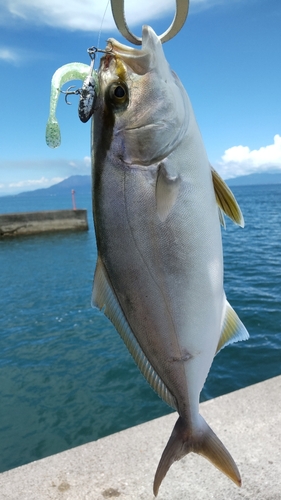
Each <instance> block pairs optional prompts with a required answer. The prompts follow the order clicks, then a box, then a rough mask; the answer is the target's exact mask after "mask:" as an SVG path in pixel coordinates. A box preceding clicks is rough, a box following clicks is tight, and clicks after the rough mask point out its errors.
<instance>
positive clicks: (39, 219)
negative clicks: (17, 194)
mask: <svg viewBox="0 0 281 500" xmlns="http://www.w3.org/2000/svg"><path fill="white" fill-rule="evenodd" d="M87 230H88V220H87V210H81V209H79V210H45V211H42V212H20V213H12V214H1V215H0V238H5V237H11V236H21V235H29V234H40V233H47V232H52V231H87Z"/></svg>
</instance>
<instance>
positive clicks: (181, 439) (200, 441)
mask: <svg viewBox="0 0 281 500" xmlns="http://www.w3.org/2000/svg"><path fill="white" fill-rule="evenodd" d="M199 417H200V427H199V428H198V429H197V430H196V432H193V433H191V432H190V430H189V428H188V426H187V424H186V422H185V421H184V419H183V418H182V417H179V418H178V420H177V422H176V425H175V427H174V429H173V432H172V434H171V437H170V439H169V441H168V443H167V445H166V448H165V449H164V451H163V454H162V457H161V459H160V462H159V465H158V467H157V471H156V474H155V478H154V485H153V493H154V495H155V496H157V494H158V490H159V487H160V485H161V483H162V481H163V479H164V477H165V476H166V474H167V472H168V470H169V468H170V467H171V465H172V464H173V462H175V461H177V460H180V459H181V458H183V457H184V456H185V455H187V454H188V453H190V452H194V453H198V455H202V456H203V457H205V458H207V459H208V460H209V461H210V462H212V464H213V465H215V467H217V468H218V469H220V470H221V471H222V472H223V473H224V474H226V476H228V477H229V478H230V479H232V481H234V483H235V484H237V486H241V478H240V474H239V470H238V468H237V466H236V464H235V462H234V460H233V458H232V456H231V455H230V453H229V452H228V451H227V449H226V448H225V446H224V445H223V444H222V442H221V441H220V440H219V438H218V437H217V436H216V434H215V433H214V432H213V431H212V429H211V428H210V427H209V426H208V424H207V423H206V422H205V420H204V419H203V417H201V415H199Z"/></svg>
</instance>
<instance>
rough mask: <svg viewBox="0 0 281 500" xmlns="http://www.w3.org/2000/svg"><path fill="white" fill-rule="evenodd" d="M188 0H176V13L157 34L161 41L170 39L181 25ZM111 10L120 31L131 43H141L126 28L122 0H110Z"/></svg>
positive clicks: (184, 18)
mask: <svg viewBox="0 0 281 500" xmlns="http://www.w3.org/2000/svg"><path fill="white" fill-rule="evenodd" d="M188 9H189V0H176V13H175V17H174V19H173V21H172V24H171V26H170V27H169V28H168V29H167V31H165V32H164V33H162V35H160V36H159V38H160V40H161V42H162V43H164V42H167V41H168V40H171V39H172V38H173V37H174V36H175V35H177V34H178V32H179V31H180V30H181V28H182V27H183V25H184V23H185V20H186V18H187V14H188ZM111 10H112V15H113V17H114V21H115V24H116V26H117V28H118V30H119V31H120V33H121V34H122V35H123V36H124V37H125V38H126V39H127V40H128V41H129V42H131V43H134V44H135V45H141V44H142V39H141V38H140V37H138V36H135V35H134V34H133V33H132V32H131V31H130V30H129V28H128V25H127V23H126V19H125V10H124V0H111Z"/></svg>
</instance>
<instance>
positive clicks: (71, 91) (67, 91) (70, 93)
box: [58, 85, 81, 106]
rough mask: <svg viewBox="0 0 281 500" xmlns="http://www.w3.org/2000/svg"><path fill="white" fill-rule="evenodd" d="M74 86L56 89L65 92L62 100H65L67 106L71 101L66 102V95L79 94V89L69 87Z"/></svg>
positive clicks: (73, 86)
mask: <svg viewBox="0 0 281 500" xmlns="http://www.w3.org/2000/svg"><path fill="white" fill-rule="evenodd" d="M74 88H75V85H70V87H68V89H66V90H61V89H58V90H59V91H60V93H61V94H65V96H64V100H65V102H66V104H68V105H69V106H70V105H71V102H68V100H67V98H68V96H69V95H79V94H81V89H76V90H70V89H74Z"/></svg>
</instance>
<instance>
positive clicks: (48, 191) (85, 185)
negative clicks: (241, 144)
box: [16, 171, 281, 196]
mask: <svg viewBox="0 0 281 500" xmlns="http://www.w3.org/2000/svg"><path fill="white" fill-rule="evenodd" d="M225 182H226V183H227V184H228V186H254V185H262V184H281V173H279V172H276V171H275V172H272V173H260V174H250V175H241V176H239V177H234V178H233V179H226V181H225ZM72 189H74V191H77V193H80V194H84V193H90V192H91V176H90V175H72V176H71V177H68V178H67V179H64V181H61V182H58V183H57V184H53V186H50V187H48V188H41V189H35V190H34V191H24V192H22V193H19V194H18V195H16V196H38V195H42V196H44V195H59V194H63V193H68V192H71V190H72Z"/></svg>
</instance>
